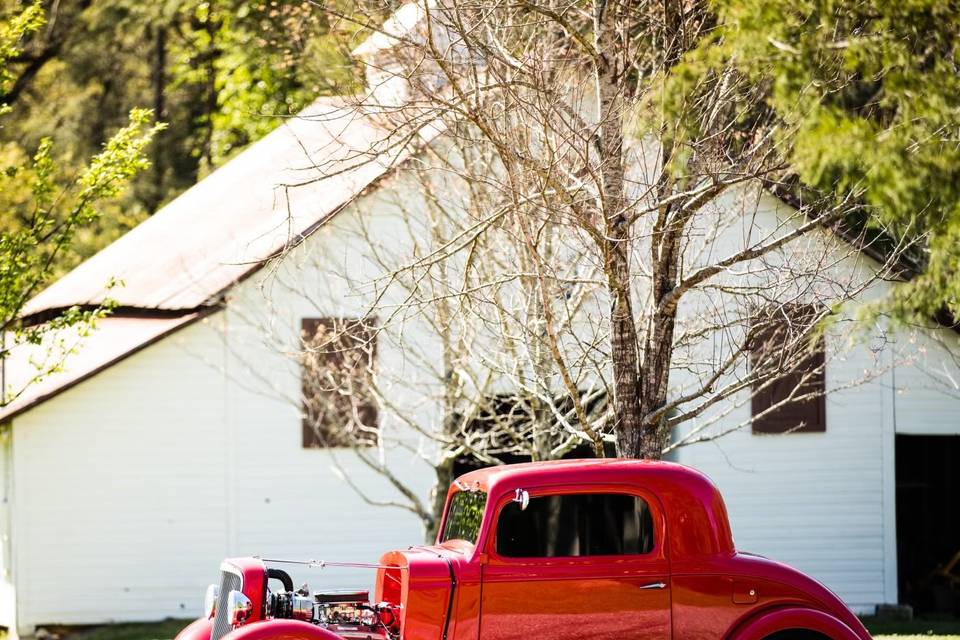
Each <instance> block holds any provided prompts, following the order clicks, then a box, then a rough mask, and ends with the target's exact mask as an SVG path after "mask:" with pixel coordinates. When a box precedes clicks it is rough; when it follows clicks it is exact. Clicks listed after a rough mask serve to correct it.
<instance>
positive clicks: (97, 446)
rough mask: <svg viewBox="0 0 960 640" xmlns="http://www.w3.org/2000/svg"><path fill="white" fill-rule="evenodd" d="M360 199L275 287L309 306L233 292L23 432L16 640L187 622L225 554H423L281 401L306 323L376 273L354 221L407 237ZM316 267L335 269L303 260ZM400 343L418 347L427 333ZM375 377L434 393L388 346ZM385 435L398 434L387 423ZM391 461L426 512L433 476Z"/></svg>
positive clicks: (419, 537)
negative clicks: (309, 444) (385, 373)
mask: <svg viewBox="0 0 960 640" xmlns="http://www.w3.org/2000/svg"><path fill="white" fill-rule="evenodd" d="M365 201H370V202H368V204H366V205H364V206H354V207H351V209H350V210H348V211H346V212H344V213H342V214H341V217H340V218H338V225H341V226H339V227H338V226H331V227H330V228H329V229H327V230H324V231H323V232H322V233H318V234H316V235H315V236H313V237H311V238H310V239H308V240H307V241H306V242H305V243H304V244H302V245H301V246H300V247H298V248H297V249H296V250H294V251H293V252H292V253H291V254H290V255H288V256H287V257H286V258H285V260H284V265H285V266H284V267H283V269H285V271H284V273H285V274H286V276H288V277H290V278H293V280H294V281H295V282H298V283H302V284H304V287H305V288H304V289H303V291H306V292H308V293H310V296H311V297H310V299H309V300H308V299H305V298H303V297H302V296H301V295H299V294H298V293H296V292H294V291H291V290H289V289H288V288H287V287H285V286H280V285H279V284H278V281H277V279H276V278H277V277H278V272H274V271H270V270H265V271H264V272H263V274H262V275H261V276H258V277H255V278H253V279H251V280H250V281H247V282H245V283H243V284H241V285H240V286H238V287H237V288H236V289H235V290H234V292H232V294H231V299H230V301H229V303H228V305H227V308H226V310H224V311H221V312H219V313H217V314H215V315H213V316H211V317H210V318H208V319H207V320H205V321H204V322H202V323H200V324H196V325H193V326H191V327H188V328H186V329H184V330H182V331H180V332H178V333H176V334H174V335H172V336H170V337H167V338H165V339H163V340H161V341H160V342H158V343H157V344H155V345H153V346H150V347H148V348H146V349H144V350H143V351H141V352H138V353H136V354H134V355H133V356H131V357H130V358H128V359H126V360H124V361H122V362H120V363H118V364H117V365H114V366H112V367H110V368H109V369H107V370H106V371H104V372H102V373H100V374H98V375H96V376H94V377H93V378H91V379H89V380H87V381H85V382H83V383H81V384H80V385H78V386H76V387H74V388H72V389H70V390H68V391H66V392H64V393H62V394H61V395H59V396H57V397H55V398H53V399H51V400H50V401H48V402H46V403H44V404H42V405H41V406H39V407H37V408H35V409H33V410H31V411H29V412H27V413H25V414H23V415H21V416H20V417H18V418H17V419H16V421H15V424H14V430H13V433H14V438H13V439H14V452H15V453H14V455H15V457H16V461H17V464H16V465H15V477H14V487H15V492H16V494H15V510H16V517H15V520H14V527H15V531H14V547H15V552H16V554H17V556H16V561H17V565H16V566H17V571H16V577H15V579H16V583H17V587H18V595H19V611H18V626H19V628H20V630H21V632H29V631H30V630H31V629H32V628H33V627H34V626H36V625H38V624H54V623H63V624H92V623H102V622H110V621H126V620H152V619H160V618H164V617H191V616H196V615H198V614H199V613H200V606H201V602H202V596H203V590H204V588H205V587H206V585H207V584H209V583H211V582H215V581H216V580H217V572H218V566H219V563H220V561H221V560H222V559H223V558H224V557H229V556H239V555H254V554H256V555H262V556H263V557H279V558H298V559H326V560H331V559H333V560H343V559H346V560H352V561H366V562H374V561H376V560H377V559H378V558H379V555H380V554H381V553H382V552H384V551H385V550H387V549H390V548H395V547H405V546H408V545H410V544H417V543H420V542H422V541H423V530H422V527H421V524H420V521H419V520H418V519H417V518H416V517H414V516H413V515H412V514H410V513H409V512H407V511H404V510H399V509H385V508H384V507H378V506H371V505H369V504H367V503H365V502H363V501H362V500H361V499H360V498H359V497H358V495H357V493H356V492H355V491H354V490H353V489H351V488H350V487H349V486H348V485H347V484H346V483H345V482H344V481H343V480H342V479H341V477H340V475H339V474H340V473H341V472H344V473H347V474H349V475H350V477H351V478H352V479H353V481H354V482H355V483H356V484H357V485H358V486H359V487H360V488H361V489H362V490H363V492H364V493H365V494H366V495H367V496H368V497H370V498H372V499H377V500H389V499H395V498H396V493H395V492H394V491H393V490H392V489H391V488H390V487H389V485H388V484H387V483H386V481H384V480H383V478H381V477H380V476H378V475H376V474H375V473H373V472H371V471H369V470H368V469H367V468H366V467H365V466H364V465H362V464H361V463H360V462H359V461H358V460H357V459H356V457H355V456H353V455H352V454H350V453H349V452H347V451H343V450H336V451H330V450H318V449H304V448H303V447H302V443H301V418H300V413H299V409H298V407H297V406H296V403H291V402H290V400H289V397H291V396H295V395H296V394H297V393H299V389H300V381H299V372H298V370H297V368H296V365H295V362H293V361H292V360H291V358H290V353H291V352H292V351H294V350H295V349H296V346H297V343H296V337H297V333H296V331H297V329H298V328H299V326H300V318H301V317H304V316H316V315H324V314H330V315H351V314H359V313H360V312H361V310H362V309H363V308H364V303H363V300H362V299H356V298H353V297H352V296H351V295H350V291H349V289H350V281H348V280H347V279H345V276H346V275H347V272H349V273H351V274H353V276H358V275H359V274H358V273H357V270H360V269H363V270H367V271H369V270H370V269H374V267H373V266H372V265H370V264H369V262H368V261H365V260H364V259H363V257H362V256H363V252H362V250H359V247H358V245H357V242H358V241H359V236H358V229H357V225H358V219H359V216H360V215H365V216H367V217H370V216H374V215H378V216H379V215H380V213H379V212H381V211H382V213H383V216H386V217H385V218H384V217H383V216H381V217H380V219H379V221H378V228H379V229H380V230H381V231H382V232H383V233H387V234H390V235H389V236H385V237H389V238H390V240H391V242H396V240H397V238H400V237H402V233H401V231H400V230H399V228H398V227H397V224H398V219H397V217H396V215H395V214H396V213H397V211H396V208H395V207H393V208H391V206H392V205H391V204H390V202H391V200H390V198H388V196H387V195H386V194H384V193H381V194H380V195H378V196H377V198H375V199H373V200H372V201H371V199H369V198H368V199H365V200H361V202H360V203H359V204H360V205H363V203H364V202H365ZM377 204H379V205H380V206H375V205H377ZM343 225H347V226H348V227H350V228H344V227H343ZM399 249H401V250H402V249H403V247H399ZM351 250H356V251H351ZM324 255H327V256H334V257H335V259H336V260H339V261H340V265H341V266H340V268H338V269H334V264H332V263H324V262H322V261H317V260H315V259H314V258H315V257H316V256H324ZM344 260H346V263H347V272H345V271H344V270H343V266H342V265H343V263H344ZM367 276H368V277H369V273H368V274H367ZM264 288H269V289H270V292H271V293H270V296H271V297H270V300H269V303H268V301H267V300H266V299H265V298H264ZM348 300H353V301H352V302H347V301H348ZM318 305H320V306H321V307H325V309H321V308H318ZM265 327H271V329H270V330H269V331H268V330H267V329H265ZM278 327H279V328H278ZM273 329H277V331H276V333H275V334H274V333H273ZM267 334H270V335H269V337H268V335H267ZM405 335H406V336H407V337H408V338H410V339H412V340H414V341H420V342H423V343H425V344H428V340H426V338H425V334H424V331H423V328H422V327H420V328H417V327H416V326H413V327H409V331H408V333H406V334H405ZM276 340H280V342H279V343H278V342H276ZM427 348H429V347H427ZM379 366H380V367H383V368H386V369H389V370H390V371H391V372H392V373H393V374H395V377H396V378H397V379H403V380H406V381H407V382H408V383H409V384H410V385H413V386H416V385H418V384H419V385H421V390H422V389H423V385H426V384H428V383H429V380H428V379H427V377H425V376H424V373H423V372H422V371H420V370H419V369H418V368H417V367H415V366H413V365H412V364H411V363H409V362H407V361H405V359H404V358H403V357H402V355H401V354H400V353H399V352H398V351H397V350H396V349H395V348H391V346H390V344H389V343H384V344H383V345H382V348H381V351H380V354H379ZM396 392H397V394H398V395H399V396H402V394H403V390H402V389H397V390H396ZM400 400H401V402H400V404H401V405H402V404H403V399H402V397H401V398H400ZM418 402H419V404H418V405H417V406H416V407H415V408H414V409H412V411H413V413H414V414H419V417H420V418H421V419H423V420H424V421H431V420H435V419H436V416H435V412H436V407H435V405H432V404H430V403H423V402H422V398H419V399H418ZM382 422H384V428H385V429H387V430H388V431H390V430H393V431H394V432H396V430H397V429H398V426H397V425H396V424H394V423H391V421H390V419H389V417H386V419H385V420H384V421H382ZM402 437H406V436H405V435H404V436H402ZM396 439H397V436H396V433H394V437H393V440H394V441H396ZM387 455H390V456H393V462H394V470H395V472H396V473H397V474H398V476H399V477H400V478H401V479H403V480H404V481H405V482H407V484H408V485H409V486H411V487H412V488H413V489H414V490H415V491H416V492H417V493H418V494H419V495H421V496H424V497H426V495H427V493H428V491H429V489H430V487H431V486H432V483H433V475H432V470H431V468H430V467H429V466H427V465H425V464H424V463H423V462H422V461H420V460H419V458H418V457H417V456H415V455H414V454H411V453H410V452H409V451H391V452H388V453H387ZM387 523H389V526H387ZM291 573H293V574H294V577H295V578H297V579H301V580H307V579H308V580H309V582H310V584H311V586H313V587H315V588H316V587H320V586H324V585H328V586H330V587H344V586H369V587H372V583H373V573H372V571H370V570H364V571H357V570H324V571H323V572H320V571H319V570H313V571H310V572H303V571H292V572H291ZM0 595H2V594H0Z"/></svg>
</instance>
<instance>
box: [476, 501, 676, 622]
mask: <svg viewBox="0 0 960 640" xmlns="http://www.w3.org/2000/svg"><path fill="white" fill-rule="evenodd" d="M524 501H527V502H528V504H527V506H526V507H524V504H523V503H524ZM663 541H664V524H663V514H662V511H661V509H660V508H659V506H658V504H657V503H656V501H655V500H654V499H653V497H652V496H649V495H643V493H642V492H637V491H635V490H634V491H631V490H630V489H629V488H623V489H616V490H611V489H610V488H609V487H604V488H603V489H602V490H601V489H594V488H591V487H571V488H567V489H565V490H564V489H553V490H548V491H540V492H532V491H531V492H530V493H529V494H526V495H525V492H524V490H523V489H522V488H519V489H518V490H517V493H516V499H511V497H510V496H509V495H508V496H506V497H505V498H504V499H503V502H502V504H500V505H498V510H497V513H496V521H495V524H494V526H493V527H492V528H491V534H490V536H489V538H488V540H486V541H485V542H484V549H485V553H484V555H483V560H482V561H483V568H482V582H483V584H482V591H481V610H480V640H544V639H550V640H582V639H583V638H590V640H608V639H609V640H614V639H616V640H666V639H668V638H669V637H670V575H669V574H670V572H669V562H668V560H667V556H666V553H665V551H664V543H663Z"/></svg>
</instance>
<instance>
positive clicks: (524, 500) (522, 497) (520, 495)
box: [513, 489, 530, 511]
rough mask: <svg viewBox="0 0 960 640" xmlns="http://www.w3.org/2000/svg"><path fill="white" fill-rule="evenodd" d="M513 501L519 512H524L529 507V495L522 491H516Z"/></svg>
mask: <svg viewBox="0 0 960 640" xmlns="http://www.w3.org/2000/svg"><path fill="white" fill-rule="evenodd" d="M513 501H514V502H516V503H517V504H519V505H520V511H526V510H527V507H528V506H529V505H530V494H529V493H527V492H526V491H524V490H523V489H517V492H516V493H515V494H514V496H513Z"/></svg>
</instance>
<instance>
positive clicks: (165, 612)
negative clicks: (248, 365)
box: [13, 323, 226, 629]
mask: <svg viewBox="0 0 960 640" xmlns="http://www.w3.org/2000/svg"><path fill="white" fill-rule="evenodd" d="M220 358H222V347H221V344H220V341H219V339H218V337H217V333H216V332H215V330H214V329H213V327H212V325H211V324H210V323H202V324H195V325H193V326H191V327H189V328H187V329H185V330H183V331H181V332H179V333H177V334H175V335H174V336H172V337H169V338H167V339H165V340H163V341H161V342H160V343H158V344H156V345H153V346H151V347H148V348H147V349H145V350H143V351H141V352H139V353H137V354H136V355H134V356H133V357H131V358H130V359H128V360H125V361H123V362H121V363H119V364H117V365H116V366H114V367H111V368H110V369H108V370H106V371H104V372H102V373H101V374H99V375H97V376H95V377H94V378H92V379H90V380H87V381H86V382H84V383H82V384H80V385H78V386H77V387H75V388H73V389H70V390H69V391H67V392H65V393H63V394H62V395H60V396H58V397H57V398H55V399H53V400H51V401H49V402H47V403H45V404H43V405H41V406H40V407H38V408H36V409H34V410H32V411H30V412H28V413H26V414H25V415H23V416H21V417H19V418H17V420H16V422H15V423H14V443H13V448H14V455H15V469H14V489H15V492H16V494H15V504H14V510H15V517H14V549H15V553H16V559H17V564H16V581H17V587H18V595H19V624H20V627H21V629H24V628H26V629H29V628H30V627H32V626H33V625H35V624H37V623H58V622H59V623H69V624H87V623H96V622H104V621H107V620H142V619H158V618H162V617H165V616H181V617H182V616H186V615H192V614H193V613H195V612H196V611H197V610H198V606H199V599H200V596H199V595H196V594H201V593H202V592H200V591H198V589H200V588H201V586H202V585H204V584H206V583H207V582H209V581H210V578H209V575H210V568H209V567H211V566H216V563H217V562H218V560H219V559H220V558H221V556H223V555H224V551H225V550H226V545H225V542H226V533H225V526H224V524H225V523H224V516H225V509H224V461H225V457H224V446H223V442H224V423H223V411H222V407H223V396H224V383H223V380H222V378H221V376H219V375H218V374H217V372H216V370H215V369H213V368H210V367H209V366H207V364H206V362H205V361H211V362H216V361H217V360H219V359H220Z"/></svg>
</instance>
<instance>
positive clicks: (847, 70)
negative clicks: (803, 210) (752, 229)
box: [671, 0, 960, 322]
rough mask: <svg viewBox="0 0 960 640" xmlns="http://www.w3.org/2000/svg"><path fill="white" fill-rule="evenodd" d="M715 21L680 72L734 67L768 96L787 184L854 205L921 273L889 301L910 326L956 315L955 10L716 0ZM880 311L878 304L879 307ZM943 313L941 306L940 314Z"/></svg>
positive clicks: (933, 4)
mask: <svg viewBox="0 0 960 640" xmlns="http://www.w3.org/2000/svg"><path fill="white" fill-rule="evenodd" d="M713 9H714V11H715V13H716V19H717V21H718V27H717V28H716V29H714V30H713V31H712V33H711V34H710V35H709V36H708V37H707V38H705V39H704V40H703V41H702V42H701V43H700V46H699V47H698V48H697V49H696V50H695V51H694V52H693V53H691V55H689V56H688V57H687V59H686V60H685V61H684V63H683V64H682V65H681V66H680V68H678V69H677V70H676V71H675V77H674V79H673V80H672V85H671V88H672V89H673V90H674V92H675V96H674V98H675V99H676V100H677V101H678V102H680V101H682V99H683V98H682V97H680V96H686V95H688V91H687V88H688V87H689V86H692V85H693V84H695V83H694V82H692V79H694V78H702V77H703V76H704V74H708V75H709V74H718V73H722V72H723V70H725V69H726V70H730V69H732V70H735V71H736V72H737V73H739V74H742V75H743V76H745V77H746V78H748V79H749V80H750V81H751V82H752V84H753V86H755V87H758V88H759V89H761V90H763V91H764V92H765V93H766V95H767V99H766V102H765V107H766V108H768V109H769V110H771V111H772V112H773V114H774V115H775V117H776V119H777V122H778V125H777V130H776V136H775V138H773V140H774V143H775V144H776V145H777V146H778V152H779V153H780V154H781V156H782V157H783V158H784V160H785V162H786V163H787V166H788V169H787V171H786V172H785V176H784V178H787V179H789V178H795V179H796V182H797V186H798V187H799V189H801V190H803V189H806V190H813V191H816V192H819V193H821V194H832V195H833V197H834V198H835V199H836V200H843V199H850V198H853V199H856V200H857V201H859V202H860V203H861V204H862V208H861V210H860V219H859V220H856V221H854V222H855V223H860V224H863V225H866V227H867V229H868V231H871V232H873V235H874V242H876V243H883V242H886V243H888V246H887V247H886V249H887V250H890V248H891V247H904V246H908V245H910V246H912V247H913V251H912V252H909V254H908V255H909V257H910V258H912V262H913V265H912V267H913V268H914V270H915V271H916V273H915V276H914V277H913V279H912V280H911V281H910V283H909V284H908V285H907V286H904V287H899V288H897V289H896V291H895V293H894V294H893V295H892V297H891V298H890V299H888V300H886V301H884V304H883V306H882V308H883V310H885V311H890V312H892V314H893V316H894V317H895V318H897V319H899V320H901V321H908V322H912V321H918V320H928V319H929V318H930V317H931V316H937V315H939V316H941V317H943V316H944V315H947V314H948V315H949V316H950V317H952V318H953V319H957V318H960V67H958V63H960V58H958V53H960V52H958V49H957V47H958V43H960V4H958V3H957V2H955V1H952V0H951V1H947V2H941V1H937V0H896V1H893V0H874V1H872V2H856V3H850V2H842V1H840V0H716V2H715V4H714V5H713ZM880 308H881V307H875V308H873V309H872V311H873V312H877V311H879V310H880ZM945 312H946V314H945Z"/></svg>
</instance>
